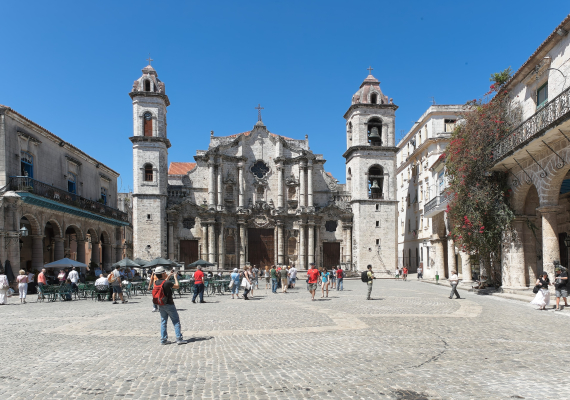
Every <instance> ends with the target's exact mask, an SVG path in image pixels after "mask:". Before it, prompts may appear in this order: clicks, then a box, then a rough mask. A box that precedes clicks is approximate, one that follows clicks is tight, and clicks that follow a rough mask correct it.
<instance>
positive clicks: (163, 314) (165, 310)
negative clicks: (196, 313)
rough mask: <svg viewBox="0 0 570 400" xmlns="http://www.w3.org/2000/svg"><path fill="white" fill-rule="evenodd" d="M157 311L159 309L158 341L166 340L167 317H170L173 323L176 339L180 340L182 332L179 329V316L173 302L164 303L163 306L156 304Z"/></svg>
mask: <svg viewBox="0 0 570 400" xmlns="http://www.w3.org/2000/svg"><path fill="white" fill-rule="evenodd" d="M158 311H160V341H161V342H162V343H165V342H166V341H167V340H168V332H167V331H166V324H167V322H168V317H170V320H171V321H172V325H174V332H175V333H176V340H182V332H181V331H180V318H179V317H178V311H176V307H175V306H174V304H165V305H163V306H158Z"/></svg>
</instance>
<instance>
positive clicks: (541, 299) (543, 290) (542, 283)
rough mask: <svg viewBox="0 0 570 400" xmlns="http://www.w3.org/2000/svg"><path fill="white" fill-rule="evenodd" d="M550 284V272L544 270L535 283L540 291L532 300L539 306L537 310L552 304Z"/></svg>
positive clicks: (532, 302) (544, 308)
mask: <svg viewBox="0 0 570 400" xmlns="http://www.w3.org/2000/svg"><path fill="white" fill-rule="evenodd" d="M549 285H550V280H549V279H548V273H546V272H543V273H542V275H541V276H539V277H538V279H537V280H536V283H535V287H536V288H537V289H538V292H537V293H536V296H534V299H533V300H532V301H531V302H530V304H534V305H537V306H538V308H537V310H546V306H548V305H549V304H550V291H549V290H548V286H549Z"/></svg>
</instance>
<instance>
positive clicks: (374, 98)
mask: <svg viewBox="0 0 570 400" xmlns="http://www.w3.org/2000/svg"><path fill="white" fill-rule="evenodd" d="M377 103H378V95H377V94H376V93H372V94H371V95H370V104H377Z"/></svg>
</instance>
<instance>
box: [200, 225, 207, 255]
mask: <svg viewBox="0 0 570 400" xmlns="http://www.w3.org/2000/svg"><path fill="white" fill-rule="evenodd" d="M201 225H202V260H204V261H206V260H207V259H208V224H207V223H206V221H202V222H201Z"/></svg>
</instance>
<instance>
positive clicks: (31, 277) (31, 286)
mask: <svg viewBox="0 0 570 400" xmlns="http://www.w3.org/2000/svg"><path fill="white" fill-rule="evenodd" d="M35 280H36V274H34V272H33V271H32V270H31V269H30V270H29V271H28V293H30V294H34V293H36V283H35Z"/></svg>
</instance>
